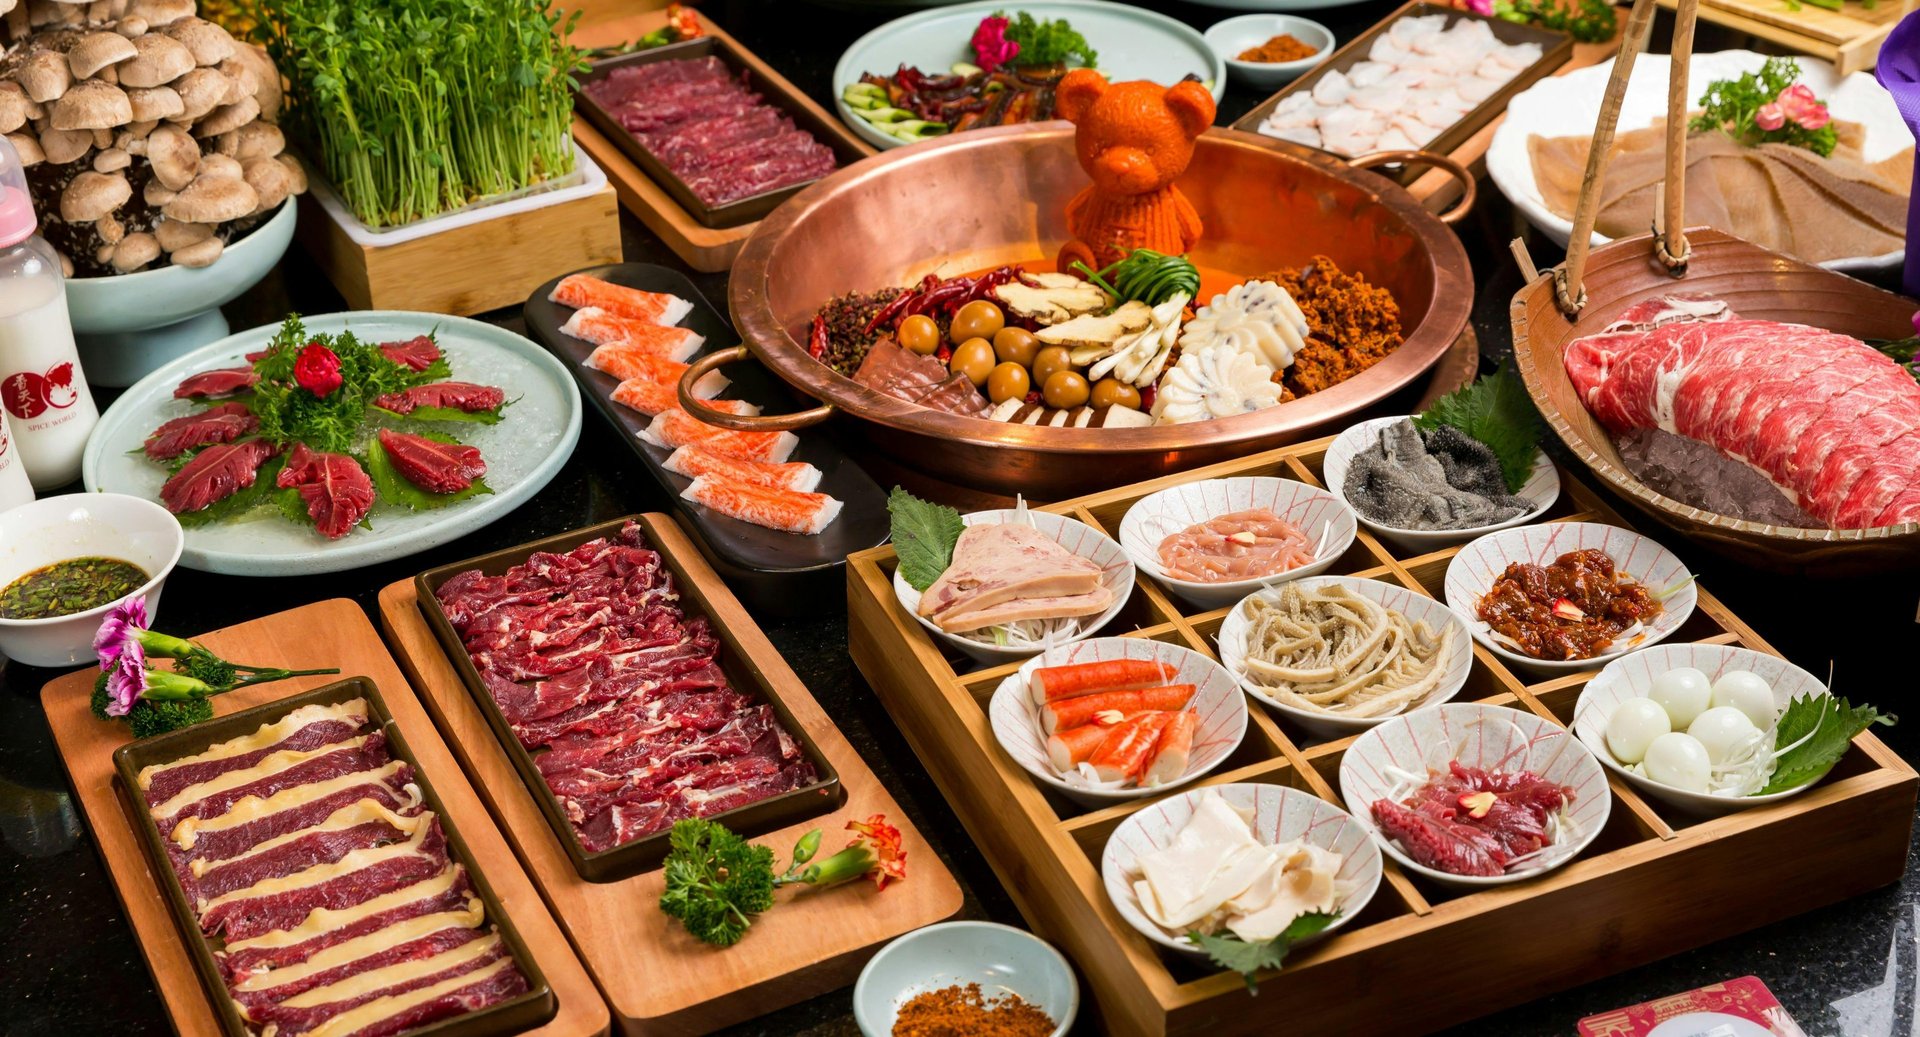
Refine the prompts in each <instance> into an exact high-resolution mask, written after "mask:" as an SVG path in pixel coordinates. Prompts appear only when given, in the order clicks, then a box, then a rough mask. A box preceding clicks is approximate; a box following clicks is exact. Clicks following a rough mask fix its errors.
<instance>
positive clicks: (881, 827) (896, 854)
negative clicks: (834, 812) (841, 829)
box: [847, 814, 907, 889]
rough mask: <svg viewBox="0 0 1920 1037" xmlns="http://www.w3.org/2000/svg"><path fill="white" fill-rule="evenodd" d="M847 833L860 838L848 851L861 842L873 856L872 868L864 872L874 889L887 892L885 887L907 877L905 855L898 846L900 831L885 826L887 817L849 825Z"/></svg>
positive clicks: (849, 823)
mask: <svg viewBox="0 0 1920 1037" xmlns="http://www.w3.org/2000/svg"><path fill="white" fill-rule="evenodd" d="M847 830H848V831H850V832H858V833H860V836H861V837H862V838H857V839H854V840H853V841H852V842H850V843H848V844H847V848H848V849H852V848H853V847H855V846H858V845H860V844H861V842H862V841H863V840H864V841H865V842H866V843H867V844H868V847H867V848H868V849H869V850H871V851H872V853H873V857H874V861H873V866H872V867H871V868H869V869H868V870H867V876H868V877H869V878H871V879H873V884H874V886H875V887H877V888H879V889H886V888H887V883H889V882H898V881H901V880H903V879H905V878H906V877H907V851H906V850H905V849H904V848H903V847H902V846H901V845H900V829H898V828H895V827H894V826H892V825H890V824H888V823H887V815H885V814H875V815H873V816H872V817H870V818H867V819H866V820H865V821H848V822H847Z"/></svg>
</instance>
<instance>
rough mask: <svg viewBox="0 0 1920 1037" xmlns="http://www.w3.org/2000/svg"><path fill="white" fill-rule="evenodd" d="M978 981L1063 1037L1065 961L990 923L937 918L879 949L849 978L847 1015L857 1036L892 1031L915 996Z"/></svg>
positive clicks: (1069, 1011) (1073, 1000)
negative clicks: (1039, 1015) (1027, 1008)
mask: <svg viewBox="0 0 1920 1037" xmlns="http://www.w3.org/2000/svg"><path fill="white" fill-rule="evenodd" d="M967 983H978V984H980V992H981V993H982V994H984V995H986V996H987V997H989V998H996V997H1003V996H1005V995H1008V994H1015V995H1018V996H1019V998H1020V1000H1022V1001H1025V1002H1026V1003H1028V1004H1030V1005H1033V1006H1034V1007H1035V1008H1038V1009H1040V1010H1041V1011H1042V1012H1045V1013H1047V1016H1048V1017H1049V1018H1051V1019H1052V1020H1053V1022H1054V1027H1053V1033H1052V1035H1051V1037H1066V1033H1067V1031H1068V1030H1070V1029H1072V1028H1073V1021H1074V1018H1075V1017H1076V1016H1077V1015H1078V1014H1079V1012H1080V984H1079V982H1078V981H1077V980H1075V979H1074V978H1073V966H1071V965H1069V964H1067V959H1066V957H1065V956H1063V955H1062V954H1061V953H1060V952H1059V951H1057V950H1055V949H1054V948H1053V945H1052V944H1050V943H1048V942H1047V941H1045V940H1042V939H1041V938H1039V937H1038V936H1035V935H1033V934H1032V933H1029V932H1027V931H1026V930H1024V929H1015V928H1014V927H1012V926H1010V925H1000V924H997V923H994V922H940V923H938V924H936V925H930V926H927V927H926V928H924V929H915V930H914V931H913V932H910V933H907V934H906V935H905V936H901V937H899V938H898V939H895V940H894V941H893V942H892V943H889V944H887V945H886V946H885V947H882V948H880V953H878V954H875V955H874V956H873V957H872V958H870V959H868V960H867V964H866V967H865V968H863V969H861V970H860V978H859V980H857V981H855V983H854V984H853V1019H854V1022H856V1023H858V1024H859V1026H860V1032H861V1033H862V1034H863V1035H864V1037H892V1034H893V1024H894V1021H895V1019H897V1018H898V1017H899V1015H900V1006H902V1005H904V1004H906V1003H907V1002H908V1001H910V1000H912V999H913V998H914V996H915V995H918V994H921V993H924V992H926V991H929V990H943V989H945V988H947V987H950V986H953V985H955V984H961V985H964V984H967Z"/></svg>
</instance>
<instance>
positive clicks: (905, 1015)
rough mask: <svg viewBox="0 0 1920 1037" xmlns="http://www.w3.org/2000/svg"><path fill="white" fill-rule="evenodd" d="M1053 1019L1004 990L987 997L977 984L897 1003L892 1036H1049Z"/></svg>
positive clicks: (918, 996) (1052, 1027)
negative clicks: (994, 995)
mask: <svg viewBox="0 0 1920 1037" xmlns="http://www.w3.org/2000/svg"><path fill="white" fill-rule="evenodd" d="M1053 1030H1054V1023H1053V1018H1052V1017H1051V1016H1049V1015H1047V1013H1045V1012H1043V1011H1041V1010H1040V1009H1038V1008H1036V1007H1034V1006H1033V1005H1031V1004H1029V1003H1027V1002H1026V1001H1024V1000H1021V998H1020V995H1018V994H1014V993H1007V994H1003V995H1000V996H998V997H988V996H987V995H986V994H985V993H983V992H982V991H981V989H980V984H978V983H968V984H967V985H965V986H960V985H958V984H955V985H954V986H950V987H943V988H941V989H939V990H924V991H921V992H920V993H918V994H915V995H914V996H913V997H912V998H910V999H908V1000H907V1002H906V1003H905V1004H903V1005H901V1006H900V1014H899V1016H898V1017H897V1018H896V1019H895V1020H894V1023H893V1037H1050V1035H1051V1034H1052V1033H1053Z"/></svg>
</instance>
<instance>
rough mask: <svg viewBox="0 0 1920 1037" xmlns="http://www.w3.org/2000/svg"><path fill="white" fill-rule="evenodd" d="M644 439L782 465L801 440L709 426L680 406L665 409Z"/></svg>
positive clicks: (642, 432) (646, 430)
mask: <svg viewBox="0 0 1920 1037" xmlns="http://www.w3.org/2000/svg"><path fill="white" fill-rule="evenodd" d="M640 438H641V439H644V440H646V441H647V442H649V443H652V444H653V445H654V446H657V447H666V448H668V449H671V448H673V447H682V446H698V447H699V448H700V449H702V450H705V451H707V452H708V453H712V454H720V455H721V456H723V457H737V458H739V459H741V460H742V461H765V462H767V463H768V464H779V463H780V462H782V461H785V460H786V459H787V458H789V457H791V456H793V448H794V447H797V446H799V445H800V437H799V436H796V435H794V434H793V433H791V432H735V431H733V430H732V429H724V428H720V427H718V426H715V425H709V424H707V423H706V422H704V421H701V420H700V419H699V418H696V417H694V416H693V415H691V414H688V413H687V412H686V411H683V410H681V409H680V408H678V407H674V408H671V409H668V410H663V411H661V412H660V413H659V414H656V415H655V416H654V419H653V422H652V423H651V424H649V425H648V426H647V427H646V428H644V429H641V430H640Z"/></svg>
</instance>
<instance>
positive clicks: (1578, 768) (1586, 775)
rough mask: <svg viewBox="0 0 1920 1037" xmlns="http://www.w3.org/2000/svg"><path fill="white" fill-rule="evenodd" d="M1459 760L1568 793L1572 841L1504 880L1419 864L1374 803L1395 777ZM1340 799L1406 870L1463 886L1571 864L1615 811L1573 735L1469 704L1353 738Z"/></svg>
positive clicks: (1602, 779) (1598, 772)
mask: <svg viewBox="0 0 1920 1037" xmlns="http://www.w3.org/2000/svg"><path fill="white" fill-rule="evenodd" d="M1454 760H1458V761H1460V762H1461V763H1462V764H1464V765H1466V766H1469V767H1480V768H1486V769H1493V768H1499V769H1501V770H1504V771H1516V770H1528V771H1532V772H1533V773H1534V774H1537V775H1539V776H1540V777H1542V778H1545V779H1547V780H1549V781H1554V782H1558V783H1559V784H1561V785H1565V786H1567V787H1568V788H1571V789H1572V790H1573V798H1572V802H1571V804H1570V806H1569V809H1568V816H1569V817H1570V819H1571V821H1572V823H1573V829H1574V830H1573V833H1572V838H1571V839H1569V838H1566V833H1564V832H1563V833H1562V838H1561V839H1560V840H1559V841H1558V842H1556V843H1555V844H1554V845H1553V846H1549V847H1547V848H1546V849H1545V851H1544V853H1543V854H1542V856H1540V857H1536V858H1534V859H1533V860H1531V861H1529V862H1527V866H1525V867H1524V868H1523V869H1521V870H1517V871H1510V872H1508V873H1507V874H1505V875H1454V874H1451V873H1449V872H1444V871H1439V870H1437V869H1434V868H1429V867H1427V866H1425V865H1423V864H1416V863H1414V861H1413V859H1412V858H1410V857H1408V856H1407V854H1406V851H1404V850H1402V849H1400V847H1399V846H1398V845H1396V844H1395V843H1394V842H1393V840H1391V839H1388V838H1387V837H1386V836H1385V835H1383V834H1381V832H1380V829H1379V826H1378V825H1376V824H1374V822H1373V804H1374V802H1375V801H1376V800H1380V799H1385V798H1387V796H1388V795H1389V793H1390V792H1391V790H1392V789H1393V787H1394V784H1395V781H1394V779H1393V778H1392V777H1391V776H1390V774H1391V772H1393V771H1395V770H1411V771H1414V772H1415V773H1418V768H1419V767H1421V766H1422V765H1423V764H1424V765H1425V767H1426V768H1427V769H1428V770H1429V771H1434V770H1440V769H1443V768H1445V767H1446V766H1447V765H1448V764H1449V763H1450V762H1452V761H1454ZM1340 795H1341V796H1342V797H1344V798H1345V800H1346V803H1347V810H1348V811H1349V812H1351V813H1352V814H1353V816H1354V817H1355V818H1357V819H1359V822H1360V824H1361V825H1363V826H1365V827H1366V829H1367V831H1369V832H1371V833H1373V836H1374V838H1375V839H1376V840H1377V841H1378V842H1379V843H1380V846H1381V848H1383V849H1384V850H1386V852H1387V855H1388V856H1390V857H1392V858H1393V859H1394V860H1396V861H1398V862H1399V863H1400V866H1401V867H1403V868H1406V869H1407V870H1408V871H1411V872H1413V873H1414V874H1416V875H1422V876H1425V877H1426V878H1429V879H1432V880H1433V881H1435V882H1438V883H1440V884H1441V885H1445V886H1456V887H1463V888H1485V887H1488V886H1504V885H1508V884H1510V883H1514V882H1524V881H1526V880H1527V879H1532V878H1538V877H1539V876H1541V875H1544V874H1546V873H1547V872H1550V871H1552V870H1554V869H1555V868H1558V867H1560V866H1562V865H1564V864H1566V863H1567V862H1568V861H1571V860H1573V859H1574V858H1575V857H1578V856H1579V855H1580V851H1582V850H1584V849H1586V847H1587V844H1588V843H1591V842H1592V841H1593V839H1594V837H1595V836H1597V835H1599V834H1600V830H1601V829H1602V828H1605V827H1606V824H1607V815H1608V813H1609V812H1610V811H1611V810H1612V808H1613V794H1612V792H1611V791H1609V790H1608V788H1607V775H1606V772H1605V771H1604V770H1602V769H1601V767H1600V761H1598V760H1596V759H1594V758H1593V754H1592V753H1590V752H1588V751H1587V747H1586V746H1585V745H1583V744H1581V742H1580V740H1579V739H1578V738H1575V737H1574V736H1573V733H1572V732H1571V731H1568V730H1567V729H1565V728H1563V727H1560V726H1559V725H1557V724H1554V723H1553V722H1551V721H1549V720H1545V719H1543V718H1541V717H1539V716H1536V715H1535V714H1533V713H1531V712H1528V711H1526V710H1521V709H1509V708H1508V707H1506V706H1483V705H1480V704H1478V703H1470V702H1450V703H1448V704H1446V705H1444V706H1436V707H1434V708H1433V709H1423V710H1420V711H1419V712H1417V713H1406V714H1402V715H1401V716H1397V717H1394V718H1393V719H1392V720H1389V721H1387V722H1386V723H1384V724H1381V725H1380V726H1378V727H1375V728H1373V729H1371V730H1369V731H1367V732H1366V733H1365V734H1362V735H1361V736H1360V737H1359V738H1356V739H1354V742H1353V744H1352V745H1350V746H1348V747H1347V751H1346V754H1345V755H1344V756H1342V757H1341V758H1340Z"/></svg>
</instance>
